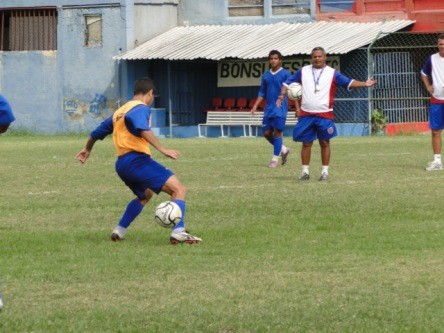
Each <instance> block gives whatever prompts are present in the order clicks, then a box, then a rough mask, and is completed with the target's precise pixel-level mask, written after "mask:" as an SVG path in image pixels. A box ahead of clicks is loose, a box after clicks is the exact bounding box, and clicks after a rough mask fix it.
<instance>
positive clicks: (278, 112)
mask: <svg viewBox="0 0 444 333" xmlns="http://www.w3.org/2000/svg"><path fill="white" fill-rule="evenodd" d="M289 77H290V72H289V71H287V70H286V69H284V68H282V67H281V69H280V70H278V71H277V72H276V73H273V72H271V70H268V71H266V72H265V73H264V74H263V75H262V79H261V87H260V89H259V94H258V95H259V96H260V97H263V98H265V99H266V100H267V104H266V105H265V109H264V117H282V118H286V117H287V111H288V100H287V97H286V96H285V98H284V100H283V101H282V105H281V107H280V108H279V107H277V106H276V101H277V99H278V97H279V95H280V94H281V89H282V84H283V83H284V82H285V81H287V79H288V78H289Z"/></svg>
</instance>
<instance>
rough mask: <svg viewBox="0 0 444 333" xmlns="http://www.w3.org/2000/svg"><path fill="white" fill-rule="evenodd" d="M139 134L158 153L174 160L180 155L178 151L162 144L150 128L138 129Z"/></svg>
mask: <svg viewBox="0 0 444 333" xmlns="http://www.w3.org/2000/svg"><path fill="white" fill-rule="evenodd" d="M140 136H141V137H142V138H144V139H145V140H146V141H148V142H149V144H150V145H151V146H153V147H154V148H156V149H157V150H158V151H159V152H160V153H162V154H164V155H165V156H167V157H169V158H172V159H173V160H176V159H177V158H179V156H180V152H179V151H178V150H174V149H167V148H165V147H163V146H162V144H161V143H160V142H159V140H157V138H156V136H155V135H154V134H153V132H152V131H151V130H146V131H140Z"/></svg>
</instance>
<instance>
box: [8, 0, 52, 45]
mask: <svg viewBox="0 0 444 333" xmlns="http://www.w3.org/2000/svg"><path fill="white" fill-rule="evenodd" d="M48 50H57V10H56V8H27V9H13V10H6V9H0V51H48Z"/></svg>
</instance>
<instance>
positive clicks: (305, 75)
mask: <svg viewBox="0 0 444 333" xmlns="http://www.w3.org/2000/svg"><path fill="white" fill-rule="evenodd" d="M293 82H298V83H300V84H301V85H302V103H301V106H300V112H299V119H298V123H297V124H296V126H295V127H294V129H293V140H294V141H295V142H302V149H301V162H302V172H301V176H300V177H299V180H308V179H310V172H309V164H310V158H311V147H312V146H313V141H315V140H316V139H318V140H319V145H320V147H321V161H322V170H321V176H320V177H319V180H321V181H326V180H328V169H329V164H330V155H331V150H330V139H332V138H334V137H335V136H337V135H338V132H337V129H336V125H335V123H334V111H333V104H334V96H335V92H336V87H338V86H341V87H346V88H347V89H348V90H350V89H353V88H369V87H372V86H373V85H375V84H376V81H375V80H374V79H372V78H369V79H367V80H366V81H357V80H354V79H350V78H348V77H346V76H345V75H343V74H341V73H339V72H338V71H337V70H335V69H334V68H332V67H330V66H328V65H327V53H326V52H325V50H324V49H323V48H322V47H320V46H318V47H315V48H314V49H313V50H312V52H311V64H310V65H306V66H304V67H302V68H301V69H299V70H298V71H296V72H295V73H294V74H293V75H291V77H290V78H289V79H288V80H287V81H285V83H284V84H283V85H282V90H281V95H280V96H279V98H278V99H277V101H276V105H281V104H282V103H283V101H284V100H283V96H284V95H285V94H286V92H287V87H288V86H289V85H290V84H291V83H293Z"/></svg>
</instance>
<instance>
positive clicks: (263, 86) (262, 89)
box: [250, 75, 267, 116]
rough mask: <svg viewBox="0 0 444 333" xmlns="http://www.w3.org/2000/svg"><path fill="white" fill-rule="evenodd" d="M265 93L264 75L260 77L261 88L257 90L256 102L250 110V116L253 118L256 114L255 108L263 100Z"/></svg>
mask: <svg viewBox="0 0 444 333" xmlns="http://www.w3.org/2000/svg"><path fill="white" fill-rule="evenodd" d="M266 92H267V84H266V82H265V79H264V75H262V78H261V86H260V88H259V93H258V94H257V99H256V102H255V103H254V105H253V107H252V108H251V110H250V113H251V115H252V116H254V114H255V113H256V111H257V107H258V106H259V104H260V103H261V102H262V100H263V99H264V96H265V94H266Z"/></svg>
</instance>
